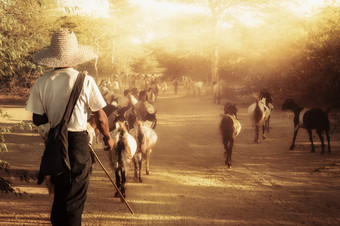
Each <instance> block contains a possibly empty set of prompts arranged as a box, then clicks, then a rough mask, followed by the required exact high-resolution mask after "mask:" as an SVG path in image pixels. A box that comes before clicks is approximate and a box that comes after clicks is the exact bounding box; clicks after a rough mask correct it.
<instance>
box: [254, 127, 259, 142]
mask: <svg viewBox="0 0 340 226" xmlns="http://www.w3.org/2000/svg"><path fill="white" fill-rule="evenodd" d="M259 132H260V128H259V126H258V125H255V142H256V143H259Z"/></svg>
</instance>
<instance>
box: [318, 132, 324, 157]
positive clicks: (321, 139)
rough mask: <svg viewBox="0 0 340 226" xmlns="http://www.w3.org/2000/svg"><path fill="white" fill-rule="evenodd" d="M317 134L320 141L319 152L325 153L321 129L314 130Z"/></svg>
mask: <svg viewBox="0 0 340 226" xmlns="http://www.w3.org/2000/svg"><path fill="white" fill-rule="evenodd" d="M316 132H317V134H318V135H319V138H320V141H321V154H324V153H325V143H324V139H323V136H322V130H316Z"/></svg>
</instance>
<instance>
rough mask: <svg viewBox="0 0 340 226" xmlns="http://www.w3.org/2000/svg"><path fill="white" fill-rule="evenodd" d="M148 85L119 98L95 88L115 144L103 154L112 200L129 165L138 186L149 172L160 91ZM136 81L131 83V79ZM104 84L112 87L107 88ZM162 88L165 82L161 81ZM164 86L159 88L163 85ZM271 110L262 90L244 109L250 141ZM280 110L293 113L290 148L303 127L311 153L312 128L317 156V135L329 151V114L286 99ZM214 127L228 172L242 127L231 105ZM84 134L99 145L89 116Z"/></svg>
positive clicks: (217, 94)
mask: <svg viewBox="0 0 340 226" xmlns="http://www.w3.org/2000/svg"><path fill="white" fill-rule="evenodd" d="M147 79H148V81H145V78H144V80H143V81H144V82H143V86H142V87H140V89H141V90H143V91H140V92H138V91H137V90H138V89H136V88H127V89H125V91H124V96H122V97H117V96H116V95H115V92H114V91H113V90H114V89H113V88H112V87H114V83H112V82H111V83H108V82H102V83H100V84H99V88H100V90H101V92H102V94H103V97H104V99H105V100H106V102H107V105H106V107H104V109H103V110H104V111H105V113H106V115H107V117H108V121H109V130H110V134H111V136H112V138H113V140H114V148H113V149H112V150H110V151H109V152H107V154H108V159H109V163H110V167H111V169H112V170H113V172H114V174H115V179H116V185H117V188H118V189H119V191H117V192H116V194H115V196H116V197H119V196H120V195H123V197H124V198H125V197H126V194H125V183H126V169H127V167H128V165H129V164H130V163H131V162H132V163H133V165H134V179H135V181H139V182H142V170H143V164H144V163H146V174H147V175H148V174H149V172H150V167H149V158H150V154H151V152H152V149H153V148H154V146H155V145H156V143H157V134H156V133H155V131H154V129H155V127H156V125H157V118H156V112H157V110H155V107H154V103H155V102H156V101H157V95H158V92H159V90H161V89H162V88H161V86H160V84H158V83H157V82H155V81H156V80H154V78H152V77H149V78H147ZM134 80H135V81H136V79H134ZM186 81H187V84H188V80H187V78H184V79H183V81H182V82H183V85H184V86H186V85H187V84H186ZM190 83H191V84H192V87H194V90H195V89H196V90H199V89H200V88H201V85H202V82H199V83H196V84H193V83H192V82H191V81H190ZM109 84H110V86H111V88H109ZM162 84H163V85H164V83H162ZM163 88H164V87H163ZM212 90H213V93H214V102H215V103H218V104H219V103H220V102H221V97H222V92H223V90H222V86H221V84H220V83H218V82H216V83H213V84H212ZM272 109H273V100H272V96H271V94H270V93H269V92H268V91H267V90H265V89H263V90H261V91H260V94H259V96H258V98H256V101H255V103H253V104H251V105H250V106H249V108H248V115H249V116H250V118H251V121H252V123H253V125H254V127H255V142H256V143H258V142H259V132H260V128H262V137H263V139H265V132H266V131H267V132H269V120H270V114H271V111H272ZM282 110H291V111H293V112H294V115H295V117H294V126H295V128H294V136H293V141H292V144H291V146H290V150H293V149H294V144H295V139H296V135H297V133H298V130H299V128H305V129H306V130H307V131H308V134H309V139H310V142H311V145H312V149H311V151H312V152H315V148H314V144H313V137H312V129H316V131H317V134H318V135H319V137H320V140H321V144H322V152H321V153H324V149H325V145H324V138H323V135H322V133H323V132H325V134H326V136H327V141H328V153H329V154H330V153H331V148H330V138H329V131H330V123H329V119H328V112H326V111H323V110H322V109H320V108H312V109H308V108H304V107H301V106H299V105H298V104H296V103H295V102H294V100H293V99H286V100H285V102H284V104H283V105H282ZM221 116H222V117H221V121H220V124H219V130H220V135H221V137H222V141H223V145H224V148H225V164H226V165H227V167H228V168H231V155H232V148H233V145H234V142H235V138H236V136H237V135H238V134H239V133H240V131H241V124H240V122H239V121H238V118H237V108H236V106H235V104H231V103H226V104H225V105H224V113H223V114H221ZM88 133H89V138H90V144H91V145H94V143H99V140H100V132H99V130H98V128H96V123H95V122H94V119H93V118H91V116H90V117H89V120H88Z"/></svg>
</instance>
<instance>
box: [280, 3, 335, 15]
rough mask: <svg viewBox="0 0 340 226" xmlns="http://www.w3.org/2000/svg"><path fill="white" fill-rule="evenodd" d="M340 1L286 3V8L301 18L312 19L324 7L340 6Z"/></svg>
mask: <svg viewBox="0 0 340 226" xmlns="http://www.w3.org/2000/svg"><path fill="white" fill-rule="evenodd" d="M339 3H340V1H339V0H334V1H327V0H295V1H291V2H286V3H284V4H285V5H286V7H287V8H288V9H289V10H290V11H292V12H293V13H295V14H297V15H299V16H300V17H311V16H313V15H314V14H316V13H318V12H319V10H321V9H322V8H323V7H327V6H330V5H339Z"/></svg>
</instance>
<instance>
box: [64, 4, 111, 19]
mask: <svg viewBox="0 0 340 226" xmlns="http://www.w3.org/2000/svg"><path fill="white" fill-rule="evenodd" d="M59 2H60V4H61V5H63V6H64V7H69V8H72V7H79V9H76V10H75V13H77V14H86V15H88V16H92V17H97V18H109V17H110V3H109V2H108V1H107V0H59Z"/></svg>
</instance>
